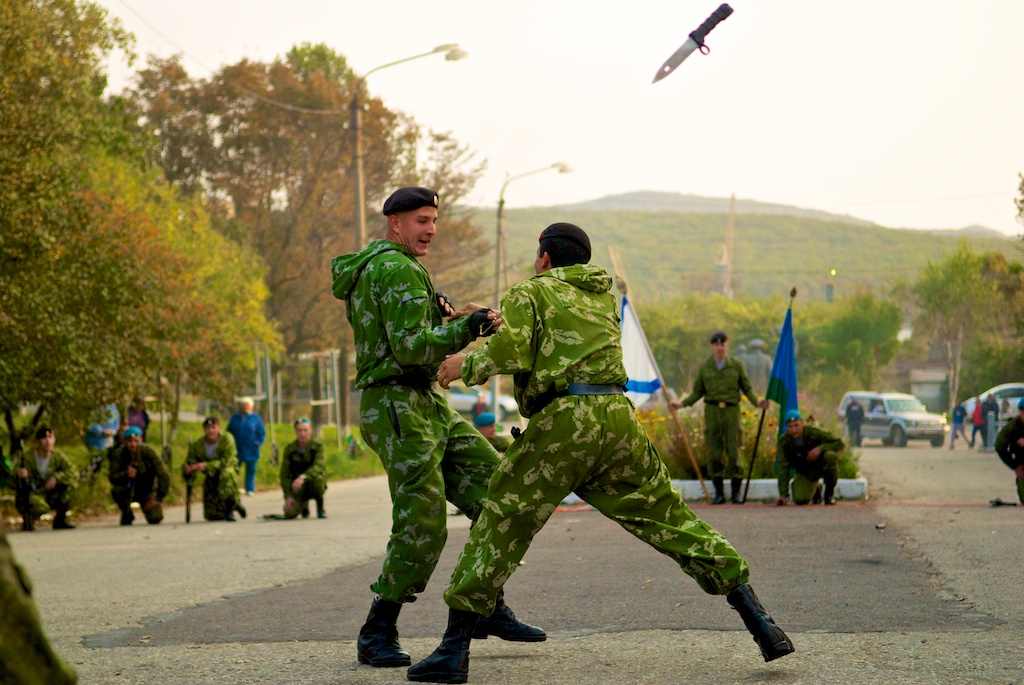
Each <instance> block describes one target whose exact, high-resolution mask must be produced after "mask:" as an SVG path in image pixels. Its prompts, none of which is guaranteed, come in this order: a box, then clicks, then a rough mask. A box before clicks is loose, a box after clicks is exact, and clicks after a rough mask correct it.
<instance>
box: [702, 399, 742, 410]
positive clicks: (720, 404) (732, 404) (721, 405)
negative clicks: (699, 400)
mask: <svg viewBox="0 0 1024 685" xmlns="http://www.w3.org/2000/svg"><path fill="white" fill-rule="evenodd" d="M704 404H706V405H707V406H709V407H718V408H719V409H725V408H726V407H735V406H736V402H709V401H708V400H704Z"/></svg>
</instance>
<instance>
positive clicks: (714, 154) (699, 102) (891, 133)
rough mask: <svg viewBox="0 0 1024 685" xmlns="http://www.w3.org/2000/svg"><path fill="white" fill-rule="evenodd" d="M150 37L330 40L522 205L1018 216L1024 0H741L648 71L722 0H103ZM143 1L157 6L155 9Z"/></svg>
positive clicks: (120, 82)
mask: <svg viewBox="0 0 1024 685" xmlns="http://www.w3.org/2000/svg"><path fill="white" fill-rule="evenodd" d="M98 4H99V5H101V6H103V7H105V8H106V9H107V10H108V11H109V12H110V14H111V15H112V16H114V17H118V18H119V19H120V20H121V21H122V23H123V25H124V26H125V28H127V29H128V30H129V31H130V32H132V33H133V34H134V35H135V37H136V52H137V53H138V54H139V55H140V58H141V59H140V60H139V61H137V62H136V64H135V66H134V67H132V68H128V67H125V66H124V65H123V64H121V63H120V62H119V61H118V59H117V58H115V59H114V60H113V61H112V62H111V64H110V67H109V74H110V78H111V87H112V88H113V89H115V90H120V89H121V88H122V87H124V86H125V85H127V84H128V83H129V82H130V78H131V73H132V71H133V69H135V68H139V67H140V66H142V65H143V64H144V57H145V55H147V54H150V53H156V54H159V55H162V56H169V55H172V54H175V53H183V58H182V59H183V64H184V65H185V67H186V68H187V69H188V70H189V72H190V73H191V74H192V75H193V76H195V77H207V76H209V75H210V73H211V70H216V69H217V68H219V67H220V66H222V65H224V64H231V63H234V62H237V61H238V60H240V59H242V58H250V59H256V60H263V61H271V60H273V59H274V58H275V57H278V56H281V55H283V54H284V53H285V52H287V50H288V49H289V48H290V47H292V46H293V45H296V44H299V43H302V42H310V43H325V44H327V45H328V46H330V47H331V48H333V49H334V50H336V51H337V52H340V53H341V54H343V55H344V56H345V57H346V59H347V60H348V62H349V64H350V66H351V67H352V68H353V69H354V70H355V71H356V72H357V73H359V74H365V73H366V72H368V71H370V70H372V69H375V68H376V67H378V66H380V65H382V64H387V63H389V62H393V61H396V60H399V59H402V58H404V57H409V56H412V55H416V54H419V53H424V52H428V51H430V50H432V49H433V48H434V47H435V46H438V45H442V44H446V43H457V44H458V45H459V46H460V47H461V49H462V50H464V51H466V52H467V53H468V57H467V58H466V59H463V60H459V61H454V62H448V61H445V60H444V59H443V57H442V56H441V55H431V56H429V57H425V58H422V59H417V60H414V61H411V62H408V63H405V64H402V65H398V66H394V67H390V68H387V69H384V70H381V71H378V72H374V73H373V74H371V75H370V76H369V77H368V78H367V86H368V88H369V90H370V92H371V93H372V94H373V95H374V96H375V97H379V98H381V99H382V100H383V102H384V103H385V105H386V106H388V107H389V108H391V109H396V110H400V111H403V112H405V113H407V114H409V115H411V116H412V117H413V118H414V119H415V120H416V121H417V122H418V123H420V124H421V125H422V126H424V127H426V128H430V129H434V130H437V131H451V132H452V133H453V134H454V136H455V138H456V139H458V140H459V141H460V142H462V143H463V144H466V145H468V146H469V147H470V148H471V149H472V150H473V151H474V152H475V153H476V155H477V159H479V160H486V163H487V171H486V173H485V175H484V176H483V177H482V179H481V180H480V182H479V183H478V184H477V187H476V189H475V191H474V193H473V194H472V195H471V196H470V198H469V201H470V202H471V203H472V204H474V205H478V206H496V205H497V201H498V198H499V195H500V194H501V192H502V187H503V184H504V183H505V181H506V179H507V178H509V177H511V176H517V175H519V174H529V172H532V171H535V170H539V169H545V168H547V167H550V166H552V165H554V164H557V163H566V164H568V165H569V166H570V167H571V168H572V172H571V173H566V174H561V173H558V172H557V171H555V170H551V169H549V170H546V171H542V172H539V173H536V174H530V175H528V176H527V177H524V178H518V179H514V180H512V181H510V182H509V183H508V185H507V186H505V191H504V197H505V201H506V207H508V208H510V209H511V208H516V207H527V206H540V205H556V204H568V203H573V202H580V201H584V200H589V199H594V198H598V197H602V196H605V195H610V194H619V193H627V192H632V191H640V190H655V191H667V192H677V193H688V194H695V195H704V196H715V197H728V196H729V195H731V194H735V195H736V197H738V198H746V199H753V200H760V201H763V202H774V203H782V204H790V205H796V206H799V207H805V208H812V209H821V210H825V211H828V212H833V213H836V214H849V215H853V216H856V217H860V218H863V219H867V220H870V221H874V222H876V223H879V224H881V225H884V226H890V227H896V228H943V229H945V228H962V227H965V226H969V225H974V224H978V225H982V226H986V227H988V228H991V229H995V230H997V231H1000V232H1002V233H1005V234H1008V235H1017V234H1020V233H1021V232H1022V231H1024V227H1022V226H1021V224H1020V223H1019V222H1018V221H1017V219H1016V213H1017V210H1016V207H1015V206H1014V199H1015V197H1017V189H1018V186H1019V184H1020V178H1019V176H1018V174H1020V173H1022V172H1024V116H1022V114H1024V81H1022V79H1021V72H1022V71H1024V40H1021V38H1020V30H1021V27H1022V26H1024V2H1020V0H970V1H967V0H858V1H857V2H841V3H837V2H822V0H773V1H772V2H766V1H765V0H731V2H730V5H731V6H732V7H733V9H734V10H735V12H734V13H733V14H732V16H730V17H729V18H728V19H726V20H725V21H724V22H722V23H721V24H720V25H719V26H718V27H717V28H716V29H715V30H714V31H713V32H712V33H711V34H710V36H709V37H708V39H707V44H708V46H709V47H710V49H711V52H710V54H708V55H701V54H698V53H695V54H693V55H691V56H690V58H689V59H688V60H686V62H684V63H683V64H682V65H681V66H680V67H679V68H678V69H677V70H676V71H675V72H674V73H672V74H671V75H669V76H668V77H667V78H665V79H663V80H662V81H660V82H658V83H657V84H652V83H651V80H652V79H653V77H654V75H655V73H656V72H657V70H658V68H659V67H660V66H661V64H662V63H663V62H664V61H665V60H666V59H667V58H668V57H669V55H671V54H672V53H673V52H674V51H675V50H676V48H678V47H679V46H680V45H681V44H682V42H683V41H684V40H686V37H687V35H688V34H689V33H690V31H692V30H694V29H696V28H697V26H698V25H700V23H701V22H702V21H703V20H704V19H705V18H706V17H707V16H708V15H709V14H710V13H711V12H712V11H714V10H715V8H716V7H717V6H718V4H719V2H718V1H717V0H710V1H705V0H700V1H697V0H677V1H676V2H664V1H662V0H640V1H637V2H622V1H621V0H619V1H611V0H585V1H584V0H518V1H517V2H501V3H498V2H487V1H481V0H435V1H434V2H429V3H426V2H411V1H410V0H359V1H353V0H291V1H290V2H279V1H270V0H244V1H241V0H203V1H201V2H200V1H198V0H174V2H167V0H98ZM140 17H141V18H140Z"/></svg>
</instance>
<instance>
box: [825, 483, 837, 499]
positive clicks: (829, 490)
mask: <svg viewBox="0 0 1024 685" xmlns="http://www.w3.org/2000/svg"><path fill="white" fill-rule="evenodd" d="M835 503H836V484H835V483H832V484H828V483H826V484H825V504H835Z"/></svg>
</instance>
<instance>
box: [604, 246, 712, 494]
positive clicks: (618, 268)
mask: <svg viewBox="0 0 1024 685" xmlns="http://www.w3.org/2000/svg"><path fill="white" fill-rule="evenodd" d="M608 254H609V255H610V256H611V259H612V268H613V269H614V270H615V284H616V285H617V286H618V288H619V290H620V291H621V292H622V294H623V295H625V294H626V291H627V289H628V286H627V284H626V271H625V269H623V268H622V262H620V261H619V254H618V252H617V251H616V250H615V247H614V246H612V245H609V246H608ZM640 339H641V340H643V342H644V347H645V348H646V350H647V355H648V357H650V359H651V363H653V364H654V372H655V373H657V374H658V385H660V386H661V392H662V396H663V397H664V399H665V404H666V405H668V413H669V415H671V416H672V420H673V421H674V422H675V424H676V430H677V431H678V432H679V437H680V439H681V440H682V442H683V449H684V451H685V452H686V456H687V457H689V459H690V465H691V466H693V470H694V472H695V473H696V474H697V480H698V481H700V487H701V490H703V491H704V498H705V499H706V500H707V501H708V502H709V503H710V502H711V493H710V492H708V486H707V483H705V482H704V477H703V476H702V475H701V473H700V466H698V465H697V460H696V459H695V458H694V456H693V450H692V449H690V441H689V440H687V439H686V432H685V431H684V430H683V424H682V423H681V422H680V421H679V415H678V414H676V412H674V411H672V404H671V403H672V398H671V397H669V395H668V387H667V386H666V385H665V380H664V378H662V375H661V368H660V367H659V366H658V360H656V359H655V358H654V353H653V352H651V345H650V343H649V342H647V334H646V333H644V329H643V328H642V327H640Z"/></svg>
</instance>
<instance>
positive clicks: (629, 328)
mask: <svg viewBox="0 0 1024 685" xmlns="http://www.w3.org/2000/svg"><path fill="white" fill-rule="evenodd" d="M622 362H623V364H625V366H626V376H627V377H628V378H629V381H628V382H627V383H626V396H627V397H628V398H629V399H630V400H632V402H633V404H634V405H635V406H637V407H639V406H640V405H641V404H643V403H644V402H646V401H647V400H648V398H650V396H651V395H653V394H654V393H656V392H657V391H658V390H659V389H660V388H661V379H660V378H659V374H658V366H657V364H655V362H654V359H653V358H652V357H651V351H650V348H649V347H648V346H647V337H646V336H645V335H644V331H643V329H642V328H640V320H639V319H637V318H636V312H634V311H633V308H632V307H631V306H629V300H628V299H627V298H626V296H625V295H623V296H622Z"/></svg>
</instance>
